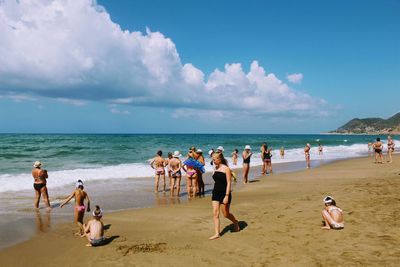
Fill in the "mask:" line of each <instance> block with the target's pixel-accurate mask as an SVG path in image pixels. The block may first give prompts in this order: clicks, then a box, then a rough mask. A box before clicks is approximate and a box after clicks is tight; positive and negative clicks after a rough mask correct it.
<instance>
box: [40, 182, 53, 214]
mask: <svg viewBox="0 0 400 267" xmlns="http://www.w3.org/2000/svg"><path fill="white" fill-rule="evenodd" d="M40 193H41V194H42V195H43V200H44V203H46V206H47V208H48V209H50V208H51V207H50V200H49V192H48V191H47V186H43V187H42V188H41V189H40Z"/></svg>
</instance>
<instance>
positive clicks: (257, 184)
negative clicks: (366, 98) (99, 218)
mask: <svg viewBox="0 0 400 267" xmlns="http://www.w3.org/2000/svg"><path fill="white" fill-rule="evenodd" d="M399 161H400V157H399V156H398V155H396V156H395V158H394V162H395V163H393V164H373V163H372V162H373V159H372V158H371V157H368V158H359V159H349V160H344V161H339V162H334V163H332V164H327V165H324V166H322V167H319V168H315V169H311V170H302V171H297V172H292V173H282V174H274V175H272V176H266V177H262V178H260V179H255V180H253V182H252V183H250V184H248V185H246V186H243V187H242V188H240V189H239V190H235V191H234V193H233V200H232V209H231V210H232V212H233V213H234V215H235V216H236V217H237V218H238V219H239V221H240V226H241V231H240V232H238V233H233V232H232V229H233V227H232V225H231V224H230V222H229V221H228V220H226V219H224V218H222V216H221V229H223V230H222V237H221V238H220V239H218V240H214V241H209V240H208V239H207V238H208V237H209V236H211V235H212V234H213V221H212V217H211V216H212V210H211V203H210V197H206V198H201V199H196V200H193V201H189V202H188V203H184V204H180V205H162V206H157V207H153V208H144V209H136V210H129V211H122V212H115V213H108V214H106V215H105V216H104V218H103V222H104V223H105V225H107V229H108V230H107V231H106V235H107V236H109V237H110V243H109V244H107V245H105V246H102V247H96V248H88V247H85V244H86V240H84V239H83V238H77V237H74V236H73V233H74V231H75V226H74V225H73V224H72V223H67V224H59V225H57V226H55V227H54V229H52V230H51V231H49V232H46V233H44V234H40V235H37V236H36V237H34V238H33V239H31V240H29V241H26V242H23V243H20V244H18V245H15V246H12V247H10V248H6V249H4V250H2V251H0V262H1V265H2V266H72V265H78V264H80V265H82V264H83V265H82V266H158V265H160V266H161V265H162V266H187V265H188V264H191V265H194V266H398V262H399V260H400V231H399V223H400V220H399V219H400V216H399V215H398V214H399V213H398V208H399V207H400V196H399V193H398V192H399V191H400V164H399V163H398V162H399ZM239 181H240V180H239ZM327 194H329V195H332V196H333V197H334V198H335V199H336V200H337V204H338V206H340V207H341V208H342V209H343V210H344V212H345V229H344V230H339V231H335V230H330V231H326V230H321V229H320V227H321V220H322V219H321V215H320V212H321V210H322V208H323V203H322V198H323V197H324V196H325V195H327Z"/></svg>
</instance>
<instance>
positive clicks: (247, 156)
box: [242, 145, 253, 184]
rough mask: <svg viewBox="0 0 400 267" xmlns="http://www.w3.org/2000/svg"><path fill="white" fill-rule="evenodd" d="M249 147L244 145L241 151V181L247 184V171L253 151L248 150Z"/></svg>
mask: <svg viewBox="0 0 400 267" xmlns="http://www.w3.org/2000/svg"><path fill="white" fill-rule="evenodd" d="M250 150H251V147H250V146H249V145H246V146H245V147H244V151H243V153H242V157H243V183H245V184H247V183H248V182H249V171H250V158H251V155H253V153H251V152H250Z"/></svg>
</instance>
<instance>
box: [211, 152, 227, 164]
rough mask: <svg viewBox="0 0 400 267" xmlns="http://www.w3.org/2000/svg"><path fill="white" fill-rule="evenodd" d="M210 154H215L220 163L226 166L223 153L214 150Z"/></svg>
mask: <svg viewBox="0 0 400 267" xmlns="http://www.w3.org/2000/svg"><path fill="white" fill-rule="evenodd" d="M212 155H213V156H214V155H217V156H218V158H219V159H220V160H221V163H222V164H224V165H226V166H228V161H227V160H226V158H225V157H224V154H222V153H221V152H214V153H213V154H212Z"/></svg>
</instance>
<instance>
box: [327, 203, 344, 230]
mask: <svg viewBox="0 0 400 267" xmlns="http://www.w3.org/2000/svg"><path fill="white" fill-rule="evenodd" d="M323 201H324V204H325V208H324V209H323V210H322V218H323V219H324V224H325V226H323V227H322V229H324V230H330V229H335V230H339V229H343V228H344V219H343V211H342V209H341V208H339V207H337V206H336V201H335V200H334V199H333V197H331V196H326V197H325V198H324V200H323Z"/></svg>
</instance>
